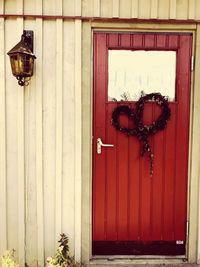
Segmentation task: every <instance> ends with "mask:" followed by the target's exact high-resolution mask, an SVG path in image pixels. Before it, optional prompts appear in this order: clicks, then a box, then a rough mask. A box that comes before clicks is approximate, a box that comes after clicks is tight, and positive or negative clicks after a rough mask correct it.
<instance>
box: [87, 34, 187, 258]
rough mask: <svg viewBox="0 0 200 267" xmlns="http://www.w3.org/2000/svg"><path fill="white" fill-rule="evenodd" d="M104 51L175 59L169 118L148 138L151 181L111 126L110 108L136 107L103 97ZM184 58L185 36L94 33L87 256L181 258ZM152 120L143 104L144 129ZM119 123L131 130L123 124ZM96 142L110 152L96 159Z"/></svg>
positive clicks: (130, 140) (152, 110) (153, 113)
mask: <svg viewBox="0 0 200 267" xmlns="http://www.w3.org/2000/svg"><path fill="white" fill-rule="evenodd" d="M111 50H112V51H114V50H125V51H168V52H169V51H172V52H175V57H176V66H175V99H174V100H172V101H170V102H169V107H170V109H171V118H170V120H169V122H168V124H167V127H166V129H165V130H163V131H160V132H159V133H157V134H156V135H154V136H153V137H150V144H151V147H152V150H153V153H154V170H153V176H150V174H149V159H148V157H147V156H144V157H141V156H140V149H141V144H140V142H139V141H138V139H137V138H135V137H134V136H129V137H128V136H126V135H125V134H123V133H121V132H118V131H116V129H115V128H114V127H113V125H112V124H111V117H112V112H113V110H114V108H116V107H117V106H120V105H122V104H123V105H124V104H126V105H128V106H129V107H132V108H134V106H135V102H134V101H127V99H125V100H126V101H110V99H109V97H108V56H109V51H111ZM191 51H192V35H191V34H189V33H180V34H179V33H102V32H95V33H94V107H93V234H92V240H93V241H92V242H93V244H92V253H93V255H184V254H185V246H186V233H187V229H186V228H187V184H188V139H189V117H190V116H189V111H190V68H191V53H192V52H191ZM141 61H142V58H141ZM143 64H144V67H145V64H146V62H143ZM138 68H139V66H138ZM135 79H136V78H135ZM152 92H153V91H152ZM159 113H160V108H159V107H158V106H157V105H156V104H155V103H153V102H150V103H148V104H145V109H144V117H143V119H144V123H147V124H151V123H152V121H154V120H156V118H157V117H158V115H159ZM120 120H121V123H122V124H123V125H126V126H128V125H130V124H131V122H130V119H129V118H127V117H126V116H121V118H120ZM98 138H101V140H102V142H103V143H106V144H113V145H114V146H113V147H103V146H102V147H101V151H100V153H98V151H97V139H98Z"/></svg>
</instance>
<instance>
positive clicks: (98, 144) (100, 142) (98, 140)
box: [97, 138, 114, 154]
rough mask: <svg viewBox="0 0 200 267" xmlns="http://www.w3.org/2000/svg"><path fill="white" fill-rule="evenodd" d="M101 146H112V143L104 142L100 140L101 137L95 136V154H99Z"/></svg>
mask: <svg viewBox="0 0 200 267" xmlns="http://www.w3.org/2000/svg"><path fill="white" fill-rule="evenodd" d="M102 146H104V147H114V145H112V144H104V143H103V142H102V141H101V138H97V154H101V147H102Z"/></svg>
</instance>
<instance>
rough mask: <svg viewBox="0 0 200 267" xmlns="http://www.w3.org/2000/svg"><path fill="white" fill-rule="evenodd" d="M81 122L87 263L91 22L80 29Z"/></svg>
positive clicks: (84, 258)
mask: <svg viewBox="0 0 200 267" xmlns="http://www.w3.org/2000/svg"><path fill="white" fill-rule="evenodd" d="M82 36H84V38H83V42H82V58H83V62H82V79H83V81H84V82H83V83H82V92H83V93H82V121H83V122H84V123H83V130H82V132H83V140H84V142H83V144H82V151H83V155H82V157H83V161H82V192H83V194H84V197H83V198H82V262H85V263H89V259H90V253H91V244H92V242H91V237H92V234H91V233H92V227H91V226H92V209H91V207H92V204H91V203H92V190H91V189H92V179H91V177H92V173H91V172H92V171H91V170H92V161H91V151H92V141H91V129H92V125H91V124H92V120H91V116H92V115H91V114H92V111H91V109H92V103H91V90H92V86H91V77H90V73H92V67H91V66H92V60H91V53H90V51H91V44H92V40H91V38H92V35H91V22H85V23H83V29H82Z"/></svg>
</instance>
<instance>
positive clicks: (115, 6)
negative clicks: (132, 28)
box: [112, 0, 120, 18]
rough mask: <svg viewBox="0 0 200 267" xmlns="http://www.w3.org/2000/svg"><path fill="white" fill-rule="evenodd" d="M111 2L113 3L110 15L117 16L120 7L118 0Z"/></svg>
mask: <svg viewBox="0 0 200 267" xmlns="http://www.w3.org/2000/svg"><path fill="white" fill-rule="evenodd" d="M112 3H113V11H112V12H113V14H112V16H113V18H118V17H119V9H120V7H119V3H120V2H119V0H112Z"/></svg>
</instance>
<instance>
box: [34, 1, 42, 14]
mask: <svg viewBox="0 0 200 267" xmlns="http://www.w3.org/2000/svg"><path fill="white" fill-rule="evenodd" d="M35 11H36V14H39V15H42V14H43V1H42V0H35Z"/></svg>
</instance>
